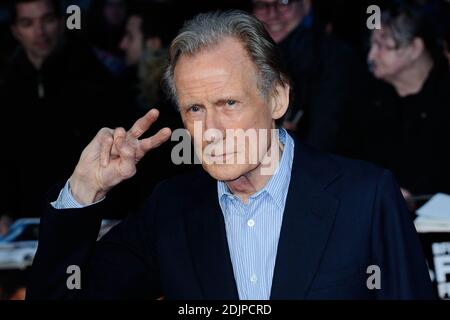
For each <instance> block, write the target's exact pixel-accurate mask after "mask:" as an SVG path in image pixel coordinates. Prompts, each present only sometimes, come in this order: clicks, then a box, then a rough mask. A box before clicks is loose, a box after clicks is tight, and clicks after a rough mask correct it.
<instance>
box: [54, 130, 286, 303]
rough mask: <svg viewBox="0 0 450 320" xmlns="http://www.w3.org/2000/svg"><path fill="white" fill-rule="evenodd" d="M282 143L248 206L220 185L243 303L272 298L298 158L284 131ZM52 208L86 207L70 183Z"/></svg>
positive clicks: (229, 240)
mask: <svg viewBox="0 0 450 320" xmlns="http://www.w3.org/2000/svg"><path fill="white" fill-rule="evenodd" d="M279 139H280V142H281V143H282V144H283V145H284V149H283V153H282V155H281V159H280V164H279V166H278V168H277V169H276V170H275V173H274V175H273V176H272V177H271V178H270V180H269V182H268V183H267V184H266V186H265V187H264V188H263V189H261V190H259V191H258V192H257V193H255V194H254V195H252V196H250V197H249V199H248V203H247V204H244V203H243V202H242V201H241V200H240V199H239V198H238V197H237V196H235V195H233V194H231V193H230V191H229V189H228V187H227V186H226V184H225V183H224V182H221V181H218V182H217V193H218V197H219V203H220V207H221V209H222V213H223V215H224V220H225V228H226V234H227V241H228V247H229V250H230V255H231V262H232V265H233V272H234V277H235V280H236V285H237V289H238V294H239V298H240V299H241V300H248V299H252V300H253V299H254V300H268V299H269V298H270V291H271V287H272V278H273V272H274V268H275V258H276V255H277V248H278V240H279V237H280V230H281V223H282V220H283V212H284V206H285V203H286V196H287V192H288V188H289V181H290V179H291V169H292V162H293V157H294V140H293V139H292V138H291V137H290V136H289V134H288V133H287V132H286V131H285V130H284V129H280V130H279ZM100 201H101V200H100ZM52 206H53V207H54V208H56V209H69V208H83V207H84V206H83V205H81V204H79V203H78V202H77V201H76V200H75V199H74V198H73V196H72V194H71V192H70V186H69V183H68V182H67V183H66V185H65V186H64V188H63V189H62V190H61V192H60V194H59V196H58V199H57V200H56V201H54V202H52Z"/></svg>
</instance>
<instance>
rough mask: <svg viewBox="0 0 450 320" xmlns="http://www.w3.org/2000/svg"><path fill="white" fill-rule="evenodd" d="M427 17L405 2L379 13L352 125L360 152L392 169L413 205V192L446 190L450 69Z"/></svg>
mask: <svg viewBox="0 0 450 320" xmlns="http://www.w3.org/2000/svg"><path fill="white" fill-rule="evenodd" d="M431 20H432V17H430V16H429V15H428V14H427V12H426V10H424V7H423V6H421V5H418V4H414V3H413V2H411V1H409V2H407V1H397V2H396V3H395V4H392V5H391V6H390V7H388V8H387V9H386V10H384V11H383V13H382V19H381V29H380V30H374V31H373V33H372V37H371V48H370V52H369V55H368V61H369V65H370V67H371V70H372V73H373V76H374V78H375V79H376V80H374V83H373V85H372V86H371V88H372V90H371V92H370V96H369V105H368V108H367V109H364V110H361V112H362V113H364V116H361V119H363V118H364V117H366V119H365V120H364V121H360V122H355V124H356V125H360V128H359V130H358V132H356V133H355V134H354V137H355V138H361V139H359V143H360V146H361V148H362V150H363V151H362V154H363V157H365V158H366V159H367V160H370V161H374V162H376V163H378V164H380V165H382V166H385V167H387V168H388V169H390V170H392V171H393V172H394V174H395V175H396V178H397V179H398V181H399V184H400V186H401V187H402V192H403V195H404V196H405V198H406V199H407V200H410V202H411V206H410V208H412V209H413V208H414V205H413V200H414V198H413V196H414V195H429V194H434V193H437V192H446V193H450V168H449V163H450V158H449V156H448V155H449V153H448V151H447V146H448V143H449V140H450V129H449V126H448V124H449V123H450V108H449V106H450V90H449V88H450V74H449V68H448V67H447V64H446V61H445V59H444V58H443V57H442V49H441V48H439V47H438V38H437V35H436V32H435V30H434V28H433V24H432V21H431Z"/></svg>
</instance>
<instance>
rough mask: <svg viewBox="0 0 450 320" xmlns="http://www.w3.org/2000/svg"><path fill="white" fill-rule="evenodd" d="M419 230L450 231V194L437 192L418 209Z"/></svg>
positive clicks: (417, 226) (417, 223) (416, 223)
mask: <svg viewBox="0 0 450 320" xmlns="http://www.w3.org/2000/svg"><path fill="white" fill-rule="evenodd" d="M416 213H417V215H418V217H417V218H416V220H415V221H414V225H415V226H416V230H417V232H450V196H449V195H447V194H444V193H437V194H436V195H434V196H433V197H432V198H431V199H430V200H428V201H427V203H425V204H424V205H423V206H422V207H420V208H419V209H417V211H416Z"/></svg>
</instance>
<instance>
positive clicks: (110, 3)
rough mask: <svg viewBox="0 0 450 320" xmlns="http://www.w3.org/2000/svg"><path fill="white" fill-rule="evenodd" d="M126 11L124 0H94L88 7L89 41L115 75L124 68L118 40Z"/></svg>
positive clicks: (122, 30)
mask: <svg viewBox="0 0 450 320" xmlns="http://www.w3.org/2000/svg"><path fill="white" fill-rule="evenodd" d="M127 11H128V6H127V3H126V1H125V0H95V1H91V5H90V7H89V13H88V39H89V42H90V43H91V44H92V45H93V47H94V52H95V54H96V56H97V57H98V59H99V60H100V61H101V62H102V64H103V65H104V66H105V67H106V68H107V69H108V70H109V72H110V73H111V74H112V75H115V76H119V75H120V74H121V73H122V72H123V71H124V68H125V64H124V60H123V55H122V52H121V51H120V50H119V42H120V39H121V38H122V36H123V34H124V30H125V23H126V20H127Z"/></svg>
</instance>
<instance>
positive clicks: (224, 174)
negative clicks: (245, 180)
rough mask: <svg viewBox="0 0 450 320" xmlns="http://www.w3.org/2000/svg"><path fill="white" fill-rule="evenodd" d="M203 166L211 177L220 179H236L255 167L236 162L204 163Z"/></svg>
mask: <svg viewBox="0 0 450 320" xmlns="http://www.w3.org/2000/svg"><path fill="white" fill-rule="evenodd" d="M202 167H203V169H204V170H205V171H206V172H208V173H209V175H210V176H211V177H213V178H214V179H216V180H220V181H233V180H236V179H238V178H239V177H241V176H243V175H245V174H247V173H248V172H250V171H251V170H252V169H253V168H251V167H249V166H248V165H236V164H209V165H207V164H202Z"/></svg>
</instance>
